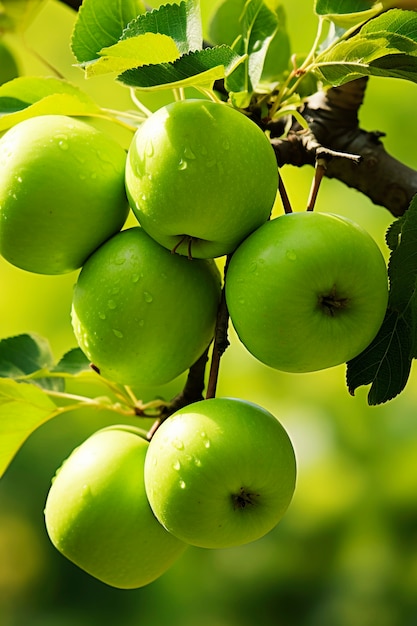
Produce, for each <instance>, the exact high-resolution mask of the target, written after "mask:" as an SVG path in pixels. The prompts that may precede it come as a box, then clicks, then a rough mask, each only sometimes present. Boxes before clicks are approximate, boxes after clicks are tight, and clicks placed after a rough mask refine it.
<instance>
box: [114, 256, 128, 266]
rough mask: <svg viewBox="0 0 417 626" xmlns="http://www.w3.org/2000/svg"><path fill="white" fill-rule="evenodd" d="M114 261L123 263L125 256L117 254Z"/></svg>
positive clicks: (118, 263)
mask: <svg viewBox="0 0 417 626" xmlns="http://www.w3.org/2000/svg"><path fill="white" fill-rule="evenodd" d="M114 262H115V263H116V265H123V263H125V262H126V257H124V256H117V257H116V258H115V259H114Z"/></svg>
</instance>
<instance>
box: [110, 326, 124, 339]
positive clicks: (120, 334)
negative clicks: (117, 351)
mask: <svg viewBox="0 0 417 626" xmlns="http://www.w3.org/2000/svg"><path fill="white" fill-rule="evenodd" d="M112 330H113V334H114V336H115V337H117V338H118V339H123V333H122V332H121V331H120V330H117V328H113V329H112Z"/></svg>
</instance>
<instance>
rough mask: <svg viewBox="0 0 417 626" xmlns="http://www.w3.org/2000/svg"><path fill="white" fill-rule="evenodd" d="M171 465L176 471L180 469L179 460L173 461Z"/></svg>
mask: <svg viewBox="0 0 417 626" xmlns="http://www.w3.org/2000/svg"><path fill="white" fill-rule="evenodd" d="M172 467H173V469H174V470H175V471H176V472H178V471H179V470H180V469H181V463H180V462H179V461H175V463H174V465H173V466H172Z"/></svg>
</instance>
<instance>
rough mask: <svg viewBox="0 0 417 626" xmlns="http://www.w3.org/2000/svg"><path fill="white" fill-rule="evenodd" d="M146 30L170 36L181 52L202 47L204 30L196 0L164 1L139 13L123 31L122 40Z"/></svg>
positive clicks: (185, 52)
mask: <svg viewBox="0 0 417 626" xmlns="http://www.w3.org/2000/svg"><path fill="white" fill-rule="evenodd" d="M146 33H155V34H156V33H159V34H162V35H167V36H168V37H171V39H173V40H174V41H175V43H176V45H177V48H178V50H179V52H180V54H187V53H188V52H192V51H194V50H201V49H202V47H203V31H202V23H201V15H200V3H199V1H198V0H188V1H187V2H185V1H184V2H181V3H180V4H165V5H162V6H161V7H159V9H155V10H153V11H150V12H147V13H144V14H143V15H139V16H138V17H137V18H136V19H134V20H132V22H131V23H130V24H129V25H128V26H127V28H126V29H125V30H124V31H123V35H122V37H121V39H129V38H130V37H137V36H138V35H144V34H146Z"/></svg>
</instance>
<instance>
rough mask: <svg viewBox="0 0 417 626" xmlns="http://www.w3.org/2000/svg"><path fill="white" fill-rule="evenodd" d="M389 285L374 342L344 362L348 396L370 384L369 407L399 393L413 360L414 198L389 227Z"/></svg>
mask: <svg viewBox="0 0 417 626" xmlns="http://www.w3.org/2000/svg"><path fill="white" fill-rule="evenodd" d="M387 239H388V240H389V241H390V244H391V249H392V252H391V256H390V260H389V264H388V276H389V282H390V290H389V300H388V309H387V314H386V317H385V320H384V323H383V325H382V327H381V329H380V331H379V332H378V334H377V336H376V337H375V339H374V341H373V342H372V343H371V344H370V345H369V346H368V348H366V350H364V351H363V352H362V353H361V354H360V355H358V356H357V357H356V358H355V359H352V361H350V362H349V363H348V370H347V383H348V388H349V390H350V391H351V393H353V392H354V390H355V389H356V388H357V387H359V386H360V385H368V384H370V383H372V386H371V389H370V392H369V396H368V401H369V403H370V404H379V403H381V402H386V401H387V400H390V399H391V398H393V397H395V396H396V395H397V394H398V393H400V392H401V391H402V390H403V388H404V386H405V384H406V382H407V379H408V375H409V372H410V366H411V361H412V359H413V358H416V357H417V255H416V252H415V251H416V250H417V195H416V196H414V198H413V200H412V201H411V204H410V206H409V208H408V210H407V211H406V213H405V215H404V217H403V218H401V219H400V220H398V221H397V222H396V223H395V226H392V225H391V226H390V228H389V230H388V233H387Z"/></svg>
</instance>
